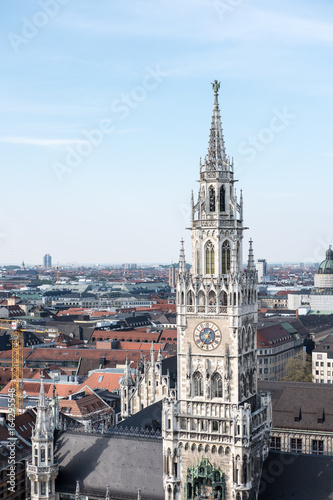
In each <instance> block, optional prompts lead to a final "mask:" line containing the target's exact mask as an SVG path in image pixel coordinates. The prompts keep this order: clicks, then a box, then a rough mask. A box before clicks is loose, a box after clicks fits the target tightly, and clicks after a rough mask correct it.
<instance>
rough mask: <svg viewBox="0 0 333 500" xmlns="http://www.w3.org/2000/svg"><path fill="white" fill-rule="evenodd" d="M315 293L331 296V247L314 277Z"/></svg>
mask: <svg viewBox="0 0 333 500" xmlns="http://www.w3.org/2000/svg"><path fill="white" fill-rule="evenodd" d="M314 283H315V287H316V293H319V294H320V293H322V294H324V295H333V250H332V247H331V245H330V246H329V249H328V250H327V252H326V259H325V260H323V262H322V263H321V264H320V266H319V268H318V274H316V275H315V277H314Z"/></svg>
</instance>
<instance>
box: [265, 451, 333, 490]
mask: <svg viewBox="0 0 333 500" xmlns="http://www.w3.org/2000/svg"><path fill="white" fill-rule="evenodd" d="M289 499H292V500H333V458H332V457H324V456H321V455H302V456H300V455H291V454H285V453H274V452H270V454H269V456H268V458H267V460H266V461H265V463H264V468H263V474H262V479H261V485H260V493H259V500H289Z"/></svg>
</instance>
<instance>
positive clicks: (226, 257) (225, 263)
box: [222, 240, 230, 274]
mask: <svg viewBox="0 0 333 500" xmlns="http://www.w3.org/2000/svg"><path fill="white" fill-rule="evenodd" d="M229 271H230V243H229V241H228V240H226V241H225V242H224V243H223V244H222V274H227V273H228V272H229Z"/></svg>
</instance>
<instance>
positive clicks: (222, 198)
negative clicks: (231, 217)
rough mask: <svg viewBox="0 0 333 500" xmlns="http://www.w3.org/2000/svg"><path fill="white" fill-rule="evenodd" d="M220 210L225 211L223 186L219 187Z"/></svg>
mask: <svg viewBox="0 0 333 500" xmlns="http://www.w3.org/2000/svg"><path fill="white" fill-rule="evenodd" d="M220 212H225V188H224V186H221V189H220Z"/></svg>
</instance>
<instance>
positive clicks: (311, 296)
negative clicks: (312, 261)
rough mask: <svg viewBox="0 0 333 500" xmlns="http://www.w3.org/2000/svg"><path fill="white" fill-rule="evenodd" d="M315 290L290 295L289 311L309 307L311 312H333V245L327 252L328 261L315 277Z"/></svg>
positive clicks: (320, 267) (322, 265) (324, 261)
mask: <svg viewBox="0 0 333 500" xmlns="http://www.w3.org/2000/svg"><path fill="white" fill-rule="evenodd" d="M314 285H315V288H314V289H313V290H305V291H304V290H301V291H300V292H296V293H295V294H292V295H288V309H298V308H299V307H302V306H309V308H310V310H311V311H314V312H319V311H330V312H332V311H333V250H332V248H331V245H330V247H329V249H328V250H327V252H326V259H325V260H323V262H322V263H321V264H320V265H319V267H318V273H317V274H315V276H314Z"/></svg>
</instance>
